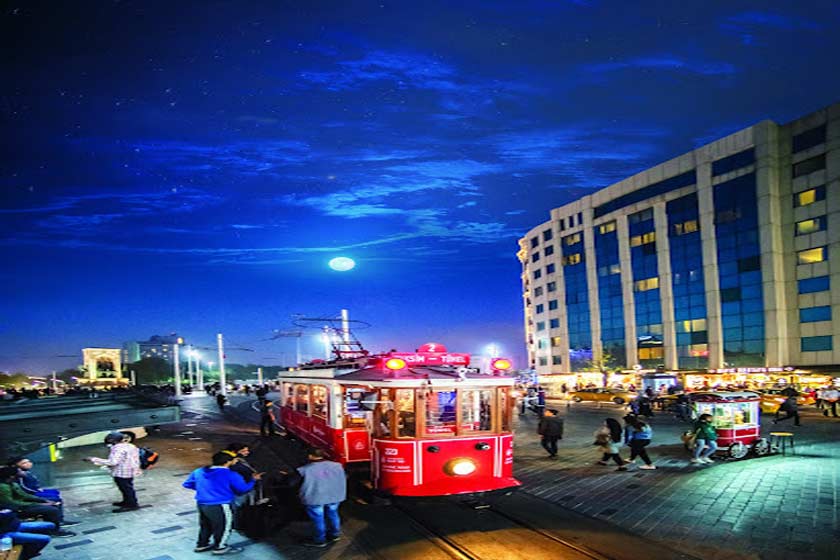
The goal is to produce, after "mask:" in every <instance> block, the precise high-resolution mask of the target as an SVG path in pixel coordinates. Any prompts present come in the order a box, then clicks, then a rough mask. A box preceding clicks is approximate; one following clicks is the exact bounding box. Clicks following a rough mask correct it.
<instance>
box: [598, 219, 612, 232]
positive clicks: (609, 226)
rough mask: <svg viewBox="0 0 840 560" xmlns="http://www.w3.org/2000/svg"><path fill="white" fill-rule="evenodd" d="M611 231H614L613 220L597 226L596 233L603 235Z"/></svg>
mask: <svg viewBox="0 0 840 560" xmlns="http://www.w3.org/2000/svg"><path fill="white" fill-rule="evenodd" d="M611 231H615V220H613V221H611V222H607V223H605V224H601V225H600V226H598V233H600V234H601V235H604V234H605V233H610V232H611Z"/></svg>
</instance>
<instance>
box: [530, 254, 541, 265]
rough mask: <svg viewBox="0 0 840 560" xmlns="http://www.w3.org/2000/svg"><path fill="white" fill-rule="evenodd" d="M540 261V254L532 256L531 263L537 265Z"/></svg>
mask: <svg viewBox="0 0 840 560" xmlns="http://www.w3.org/2000/svg"><path fill="white" fill-rule="evenodd" d="M538 260H540V254H539V253H534V254H532V255H531V262H532V263H535V262H537V261H538Z"/></svg>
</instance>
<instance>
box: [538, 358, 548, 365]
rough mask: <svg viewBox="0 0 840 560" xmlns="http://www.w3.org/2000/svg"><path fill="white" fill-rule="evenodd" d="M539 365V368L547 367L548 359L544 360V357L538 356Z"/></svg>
mask: <svg viewBox="0 0 840 560" xmlns="http://www.w3.org/2000/svg"><path fill="white" fill-rule="evenodd" d="M539 364H540V365H541V366H547V365H548V358H546V357H545V356H540V358H539Z"/></svg>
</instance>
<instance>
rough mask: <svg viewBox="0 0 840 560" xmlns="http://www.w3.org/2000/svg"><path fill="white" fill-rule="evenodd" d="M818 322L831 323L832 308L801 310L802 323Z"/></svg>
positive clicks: (823, 306)
mask: <svg viewBox="0 0 840 560" xmlns="http://www.w3.org/2000/svg"><path fill="white" fill-rule="evenodd" d="M817 321H831V306H830V305H821V306H819V307H806V308H804V309H800V310H799V322H800V323H816V322H817Z"/></svg>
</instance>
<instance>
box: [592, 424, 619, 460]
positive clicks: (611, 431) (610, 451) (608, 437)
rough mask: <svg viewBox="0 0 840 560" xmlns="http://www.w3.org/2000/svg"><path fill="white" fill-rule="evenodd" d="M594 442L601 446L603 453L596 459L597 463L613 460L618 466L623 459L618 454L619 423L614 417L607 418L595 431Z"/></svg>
mask: <svg viewBox="0 0 840 560" xmlns="http://www.w3.org/2000/svg"><path fill="white" fill-rule="evenodd" d="M595 443H596V444H597V445H598V446H599V447H600V448H601V451H602V452H603V455H602V457H601V460H600V461H598V464H599V465H605V466H606V465H607V464H609V463H608V462H609V460H610V459H612V460H613V461H615V464H616V465H618V466H619V467H621V466H623V465H624V463H625V461H624V459H622V458H621V455H619V451H620V449H621V424H619V423H618V420H616V419H615V418H607V419H606V420H605V421H604V424H603V425H602V426H601V427H600V428H598V431H596V432H595Z"/></svg>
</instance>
